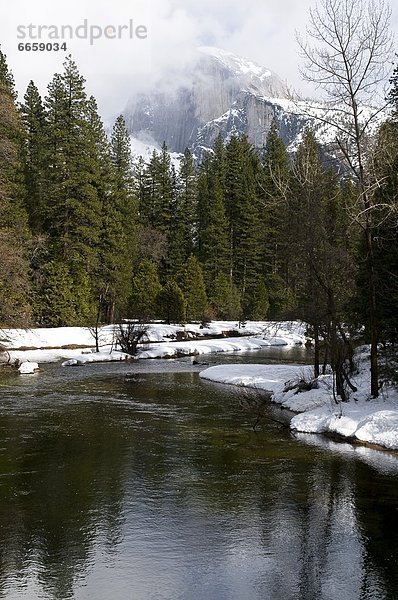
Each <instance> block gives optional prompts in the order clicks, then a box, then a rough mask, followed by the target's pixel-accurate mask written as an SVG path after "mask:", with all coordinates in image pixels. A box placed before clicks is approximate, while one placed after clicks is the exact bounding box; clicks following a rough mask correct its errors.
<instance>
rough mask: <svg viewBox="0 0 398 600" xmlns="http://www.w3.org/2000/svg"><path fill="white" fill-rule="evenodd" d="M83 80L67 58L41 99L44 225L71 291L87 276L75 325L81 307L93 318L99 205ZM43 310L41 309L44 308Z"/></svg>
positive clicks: (98, 169)
mask: <svg viewBox="0 0 398 600" xmlns="http://www.w3.org/2000/svg"><path fill="white" fill-rule="evenodd" d="M84 83H85V82H84V78H83V77H82V76H81V75H80V73H79V72H78V69H77V67H76V64H75V63H74V62H73V61H72V59H71V58H70V57H68V59H67V60H66V62H65V63H64V72H63V73H62V74H61V75H60V74H56V75H55V76H54V78H53V80H52V82H51V83H50V85H49V87H48V96H47V98H46V100H45V106H46V110H47V121H48V123H47V130H48V137H49V144H48V152H49V168H48V172H47V196H48V202H47V203H46V207H45V214H46V219H45V226H46V231H47V232H48V233H49V235H50V243H51V255H52V258H53V259H54V260H55V263H56V264H57V263H59V261H63V262H64V263H65V264H66V265H67V266H68V269H69V272H70V275H71V277H72V281H73V288H74V292H75V293H77V287H78V285H79V284H80V283H81V276H80V273H81V272H82V271H83V270H84V271H85V272H87V274H88V277H89V280H90V285H89V286H86V291H87V297H86V298H85V299H84V303H83V304H84V308H83V306H82V311H81V314H80V315H79V307H77V311H78V312H77V315H76V320H77V321H82V322H83V319H84V318H85V317H86V314H87V310H86V307H87V306H89V305H90V306H91V307H92V313H93V314H95V313H96V307H95V304H96V300H95V280H96V275H97V273H98V267H99V243H100V236H101V230H102V214H101V211H102V206H101V200H100V198H99V193H98V190H99V187H100V178H101V166H100V162H99V157H98V148H97V146H96V144H95V143H94V142H93V135H92V128H91V124H90V115H91V112H90V108H89V101H88V99H87V96H86V92H85V87H84ZM44 310H45V308H44Z"/></svg>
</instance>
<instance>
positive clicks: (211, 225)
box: [198, 154, 230, 294]
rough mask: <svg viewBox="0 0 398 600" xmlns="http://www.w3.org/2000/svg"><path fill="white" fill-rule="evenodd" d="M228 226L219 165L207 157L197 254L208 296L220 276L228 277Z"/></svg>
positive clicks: (202, 173) (202, 175)
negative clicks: (226, 275)
mask: <svg viewBox="0 0 398 600" xmlns="http://www.w3.org/2000/svg"><path fill="white" fill-rule="evenodd" d="M228 231H229V223H228V219H227V216H226V212H225V204H224V189H223V185H222V181H221V180H220V174H219V172H218V164H217V162H216V160H214V159H213V158H212V157H211V156H210V154H206V156H205V157H204V160H203V162H202V164H201V166H200V169H199V175H198V253H199V259H200V262H201V264H202V266H203V271H204V276H205V281H206V284H207V290H208V293H209V294H211V293H212V291H213V289H214V281H215V278H216V277H217V275H218V274H219V273H221V272H224V273H229V269H230V248H229V239H228Z"/></svg>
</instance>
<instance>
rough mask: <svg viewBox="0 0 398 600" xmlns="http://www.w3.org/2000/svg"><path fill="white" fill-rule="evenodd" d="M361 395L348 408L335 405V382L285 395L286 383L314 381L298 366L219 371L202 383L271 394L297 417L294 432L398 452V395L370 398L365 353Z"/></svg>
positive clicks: (324, 380) (358, 381)
mask: <svg viewBox="0 0 398 600" xmlns="http://www.w3.org/2000/svg"><path fill="white" fill-rule="evenodd" d="M358 361H359V372H358V374H357V375H356V377H354V379H353V383H354V384H355V386H356V387H357V390H358V391H357V392H355V393H352V395H351V398H350V400H349V402H342V403H339V404H336V403H335V401H334V399H333V394H332V376H331V375H324V376H321V377H320V378H319V380H318V381H319V387H318V389H312V390H310V391H307V392H300V393H296V392H297V390H295V389H292V390H290V391H287V392H285V391H284V389H285V387H286V383H287V382H289V381H293V380H296V381H298V380H300V379H305V380H307V379H310V378H311V368H310V367H303V366H302V365H301V366H298V365H297V366H296V365H244V364H239V365H219V366H215V367H210V368H209V369H206V370H204V371H202V372H201V373H200V377H202V378H203V379H208V380H210V381H215V382H218V383H226V384H231V385H236V386H242V387H250V388H255V389H258V390H268V391H270V392H272V393H273V395H272V400H273V401H274V402H276V403H278V404H280V405H282V406H283V407H285V408H288V409H290V410H292V411H294V412H296V413H298V414H297V415H295V416H294V417H293V419H292V420H291V423H290V427H291V429H294V430H296V431H299V432H303V433H329V434H332V433H334V434H338V435H340V436H342V437H346V438H351V439H356V440H358V441H360V442H367V443H370V444H377V445H380V446H383V447H385V448H388V449H391V450H398V391H397V390H396V389H394V388H389V389H386V390H384V391H383V393H382V394H381V395H380V397H379V398H378V399H370V398H369V388H370V382H369V380H370V370H369V360H368V356H367V355H366V353H362V354H360V355H358Z"/></svg>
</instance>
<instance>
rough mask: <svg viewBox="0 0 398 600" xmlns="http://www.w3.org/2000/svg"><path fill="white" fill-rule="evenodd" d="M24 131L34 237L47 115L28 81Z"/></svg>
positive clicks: (39, 218)
mask: <svg viewBox="0 0 398 600" xmlns="http://www.w3.org/2000/svg"><path fill="white" fill-rule="evenodd" d="M21 115H22V121H23V124H24V129H25V132H24V133H25V144H24V165H25V184H26V188H27V190H26V191H27V193H26V204H27V209H28V214H29V222H30V226H31V229H32V231H33V233H36V234H40V233H42V232H43V219H44V210H45V201H46V195H47V189H46V169H47V164H48V159H49V157H48V155H47V151H46V148H47V144H48V139H47V131H46V115H45V110H44V106H43V102H42V99H41V96H40V93H39V90H38V89H37V87H36V86H35V84H34V83H33V81H30V83H29V85H28V87H27V90H26V93H25V96H24V103H23V104H22V105H21Z"/></svg>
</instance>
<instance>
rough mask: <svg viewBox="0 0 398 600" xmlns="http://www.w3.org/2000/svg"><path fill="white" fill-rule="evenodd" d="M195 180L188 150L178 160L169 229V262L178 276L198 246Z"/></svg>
mask: <svg viewBox="0 0 398 600" xmlns="http://www.w3.org/2000/svg"><path fill="white" fill-rule="evenodd" d="M197 213H198V211H197V179H196V168H195V164H194V159H193V156H192V153H191V151H190V150H188V148H187V149H186V150H185V152H184V156H183V158H182V160H181V164H180V170H179V174H178V178H177V190H176V199H175V204H174V211H173V215H172V220H171V226H170V241H169V252H168V263H169V270H170V272H171V274H174V275H176V274H178V273H179V272H180V271H181V270H182V268H183V266H184V265H185V264H186V261H187V260H188V258H189V256H190V255H191V254H192V253H193V252H194V249H195V248H196V247H197V220H198V215H197Z"/></svg>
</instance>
